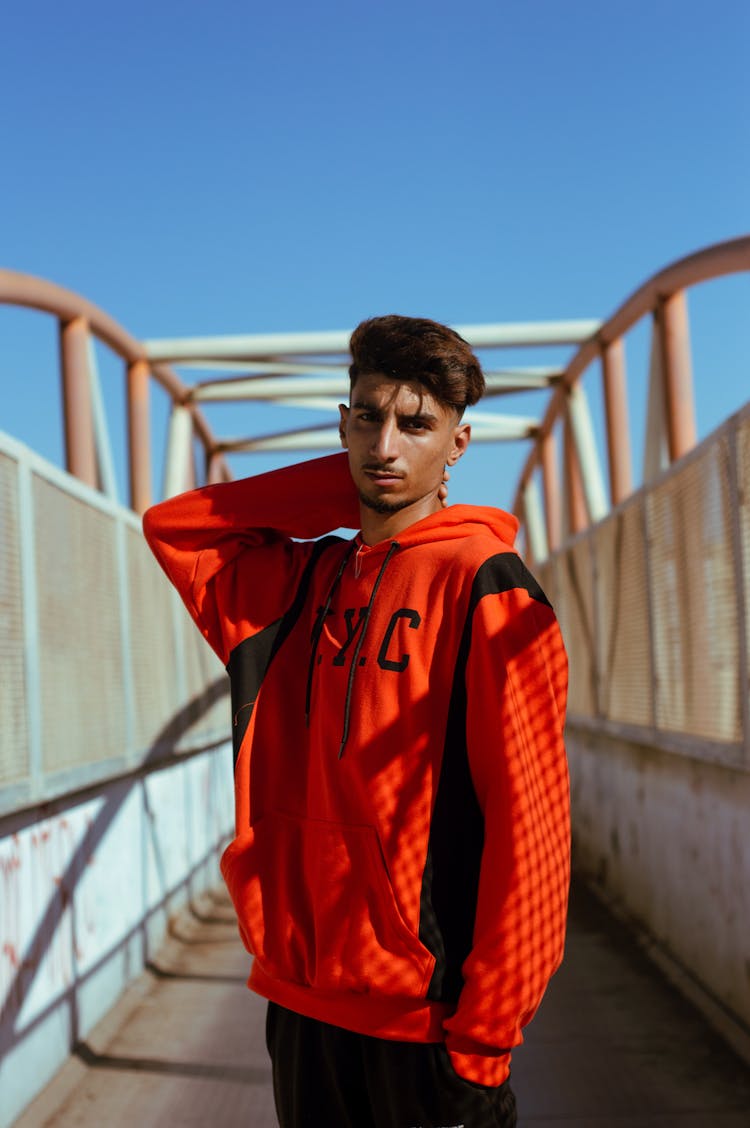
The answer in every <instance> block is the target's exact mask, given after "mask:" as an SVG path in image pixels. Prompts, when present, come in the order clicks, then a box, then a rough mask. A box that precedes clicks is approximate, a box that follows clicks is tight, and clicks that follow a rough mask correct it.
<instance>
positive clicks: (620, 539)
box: [535, 407, 750, 765]
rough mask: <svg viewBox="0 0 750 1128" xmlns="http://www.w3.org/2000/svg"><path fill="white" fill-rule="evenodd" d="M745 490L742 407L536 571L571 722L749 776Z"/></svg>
mask: <svg viewBox="0 0 750 1128" xmlns="http://www.w3.org/2000/svg"><path fill="white" fill-rule="evenodd" d="M748 486H750V407H748V408H746V409H744V410H743V411H742V412H740V413H738V414H737V415H735V416H732V417H731V418H730V419H729V420H728V421H727V422H726V423H725V424H724V425H723V426H722V427H721V428H720V429H719V430H718V431H716V432H715V433H714V434H713V435H711V436H710V437H709V438H708V439H706V440H705V441H704V442H703V443H702V444H701V445H700V446H699V447H697V448H696V449H695V450H694V451H693V452H692V453H691V454H690V455H689V456H687V457H686V458H684V459H682V460H681V461H680V462H679V463H676V464H675V465H674V466H673V467H672V468H671V469H669V470H668V471H665V472H664V474H662V475H661V477H660V478H658V479H657V480H656V481H655V482H654V483H653V484H652V485H649V486H647V487H644V488H643V489H641V490H640V491H639V492H638V493H637V494H635V495H633V497H631V498H630V499H628V501H626V502H625V503H624V504H623V505H621V506H619V507H618V508H617V509H616V510H614V511H613V512H612V513H610V514H609V516H608V517H606V518H605V519H604V520H603V521H601V522H599V523H598V524H597V525H594V526H592V527H591V528H590V529H588V530H587V531H586V532H585V533H583V534H581V535H579V536H578V537H576V539H575V540H574V541H573V542H571V543H570V544H569V545H567V546H566V547H565V548H563V549H562V550H561V551H559V552H557V553H555V554H554V556H552V557H551V558H550V559H549V560H547V561H545V562H544V563H542V564H540V565H537V566H536V569H535V571H536V573H537V575H538V577H539V580H540V582H541V584H542V586H543V587H544V588H545V590H546V591H547V592H548V595H549V597H550V599H551V601H552V602H553V604H554V605H555V606H556V609H557V612H558V615H559V618H560V623H561V627H562V630H563V635H564V637H565V640H566V645H567V648H568V653H569V657H570V668H571V675H570V677H571V682H570V714H571V718H572V719H574V720H575V719H579V720H583V721H590V722H592V723H593V722H595V723H604V724H611V725H614V726H625V727H627V728H632V729H634V730H638V729H641V730H648V732H649V734H650V736H649V739H652V738H653V737H654V735H655V736H656V739H659V740H661V739H662V738H663V739H664V740H665V741H666V742H667V743H668V742H669V740H670V739H671V738H677V741H678V743H679V747H680V748H681V749H682V750H684V751H685V752H686V753H687V754H690V755H697V756H705V757H706V758H711V759H716V758H719V759H724V760H727V761H728V762H732V763H744V764H746V765H750V754H749V753H748V740H749V736H748V623H747V614H746V608H747V604H748V598H749V597H750V563H749V562H750V514H749V513H748V497H747V489H748ZM633 735H637V733H635V732H634V734H633Z"/></svg>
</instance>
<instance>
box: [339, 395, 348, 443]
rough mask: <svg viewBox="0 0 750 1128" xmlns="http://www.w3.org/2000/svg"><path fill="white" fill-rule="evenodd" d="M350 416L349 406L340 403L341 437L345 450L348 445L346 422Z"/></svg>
mask: <svg viewBox="0 0 750 1128" xmlns="http://www.w3.org/2000/svg"><path fill="white" fill-rule="evenodd" d="M348 418H349V408H348V407H347V406H346V404H345V403H340V404H339V437H340V439H341V445H342V447H343V448H344V450H346V449H347V447H346V423H347V420H348Z"/></svg>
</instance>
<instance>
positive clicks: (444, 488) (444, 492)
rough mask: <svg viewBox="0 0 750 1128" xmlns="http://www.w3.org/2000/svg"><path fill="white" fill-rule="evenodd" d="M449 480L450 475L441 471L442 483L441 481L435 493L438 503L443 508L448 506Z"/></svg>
mask: <svg viewBox="0 0 750 1128" xmlns="http://www.w3.org/2000/svg"><path fill="white" fill-rule="evenodd" d="M449 478H450V474H449V473H448V471H447V470H444V471H443V481H442V484H441V485H440V486H438V492H437V497H438V501H439V502H440V504H441V505H442V506H443V507H445V506H446V505H447V504H448V480H449Z"/></svg>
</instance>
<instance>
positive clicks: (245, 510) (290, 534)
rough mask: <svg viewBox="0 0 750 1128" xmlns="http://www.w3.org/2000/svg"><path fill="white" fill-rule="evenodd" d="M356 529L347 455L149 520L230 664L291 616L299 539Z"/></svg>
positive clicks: (193, 500)
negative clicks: (247, 644)
mask: <svg viewBox="0 0 750 1128" xmlns="http://www.w3.org/2000/svg"><path fill="white" fill-rule="evenodd" d="M358 526H359V506H358V502H357V495H356V491H355V489H354V485H353V483H352V480H351V476H350V474H349V469H348V463H347V456H346V454H345V453H342V454H335V455H329V456H327V457H325V458H317V459H313V460H312V461H309V462H302V463H298V464H297V465H294V466H289V467H284V468H283V469H281V470H273V471H271V472H270V473H267V474H260V475H258V476H257V477H253V478H243V479H241V480H239V481H236V482H227V483H222V484H221V485H215V486H206V487H204V488H203V489H198V490H191V491H190V492H189V493H185V494H180V495H179V496H178V497H173V498H170V499H169V500H168V501H164V502H162V503H161V504H159V505H155V506H153V508H151V509H149V510H148V511H147V512H146V513H145V515H144V518H143V531H144V533H145V536H146V539H147V541H148V543H149V545H150V546H151V549H152V551H153V553H154V555H155V556H156V558H157V560H158V561H159V563H160V564H161V566H162V568H163V569H164V571H165V572H166V574H167V576H168V577H169V579H170V580H171V582H172V583H173V584H174V586H175V587H176V588H177V590H178V591H179V593H180V595H181V596H182V599H183V601H184V603H185V606H186V607H187V609H188V611H189V612H190V614H191V615H192V617H193V619H194V620H195V622H196V623H197V625H198V627H199V629H200V630H201V632H202V633H203V634H204V635H205V637H206V638H207V639H208V641H209V643H210V644H211V646H212V647H213V648H214V650H215V651H216V653H217V654H218V655H219V657H220V658H221V660H222V661H223V662H225V663H226V661H227V660H228V656H229V653H230V652H231V650H232V648H233V646H234V645H236V643H237V642H238V641H239V640H240V639H241V638H243V637H247V636H248V635H250V634H253V633H255V632H256V631H258V630H262V628H263V627H264V626H267V625H268V623H271V622H273V621H274V620H275V619H277V618H278V617H279V616H280V615H282V614H283V613H284V611H285V610H286V607H287V605H288V602H289V599H290V598H291V596H293V593H294V590H295V587H296V581H297V580H298V579H299V576H300V575H301V573H302V570H303V569H304V566H305V563H306V562H307V559H308V557H309V554H310V551H311V545H310V544H309V543H308V544H305V543H298V542H297V541H295V540H294V539H292V538H315V537H318V536H321V535H322V534H324V533H327V532H330V531H331V530H332V529H336V528H339V527H342V528H358Z"/></svg>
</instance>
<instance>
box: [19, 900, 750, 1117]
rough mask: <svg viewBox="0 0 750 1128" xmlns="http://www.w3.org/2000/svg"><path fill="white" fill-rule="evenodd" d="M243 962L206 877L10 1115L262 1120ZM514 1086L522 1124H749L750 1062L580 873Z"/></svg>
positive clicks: (256, 1016)
mask: <svg viewBox="0 0 750 1128" xmlns="http://www.w3.org/2000/svg"><path fill="white" fill-rule="evenodd" d="M246 973H247V957H246V954H245V953H244V951H243V949H242V947H241V945H240V943H239V940H238V938H237V933H236V928H235V924H234V917H233V913H232V909H231V906H230V904H229V903H228V901H227V899H226V897H225V894H224V893H223V891H222V890H215V891H214V892H212V893H211V894H210V895H207V896H204V897H202V898H200V899H199V900H198V901H197V902H195V903H193V905H192V906H191V908H190V910H189V911H185V912H183V913H182V914H181V915H180V916H179V917H178V918H177V919H176V920H175V922H174V924H173V927H172V930H171V935H170V937H169V939H168V941H167V942H166V944H165V945H164V946H163V947H162V949H161V950H160V952H159V955H158V957H157V959H156V960H154V961H153V963H152V964H151V965H150V966H149V969H148V971H147V973H145V974H144V975H143V976H141V977H140V979H138V980H137V981H135V982H134V983H133V984H132V985H131V986H130V987H129V988H128V990H127V991H126V992H125V994H124V996H123V997H122V998H121V1000H120V1002H119V1003H118V1004H117V1006H116V1007H115V1008H114V1009H113V1010H112V1011H111V1012H110V1013H109V1014H108V1015H107V1016H106V1018H105V1019H104V1020H102V1022H100V1023H99V1025H98V1026H97V1027H96V1028H95V1030H94V1031H93V1032H92V1034H91V1035H90V1037H89V1038H88V1039H87V1040H86V1042H84V1043H82V1044H80V1045H79V1046H78V1047H77V1051H76V1053H75V1054H74V1055H73V1056H72V1057H71V1058H70V1060H69V1061H68V1063H67V1064H66V1066H65V1067H64V1068H63V1069H62V1070H61V1072H60V1073H59V1074H58V1075H57V1077H56V1078H55V1079H54V1080H53V1082H52V1083H51V1084H50V1085H49V1086H48V1087H47V1088H46V1089H45V1090H44V1091H43V1092H42V1093H41V1095H40V1096H39V1097H38V1098H37V1099H36V1100H35V1101H34V1102H33V1103H32V1104H31V1105H30V1106H29V1108H28V1109H27V1110H26V1112H25V1113H24V1114H23V1115H22V1116H21V1117H20V1119H18V1120H17V1121H16V1126H15V1128H101V1126H102V1125H107V1126H108V1128H125V1126H126V1125H127V1126H128V1128H130V1126H131V1125H133V1124H137V1125H139V1128H157V1126H158V1128H163V1126H165V1125H169V1126H170V1128H183V1126H185V1128H188V1126H195V1128H202V1126H212V1128H272V1126H274V1125H276V1118H275V1114H274V1110H273V1094H272V1089H271V1078H270V1069H269V1064H268V1058H267V1054H266V1050H265V1045H264V1037H263V1023H264V1013H265V1007H264V1004H263V1002H262V1000H260V999H258V998H257V997H256V996H254V995H253V994H252V993H251V992H250V991H248V990H246V989H245V987H244V979H245V977H246ZM513 1084H514V1088H515V1090H516V1094H517V1097H518V1104H519V1114H520V1115H519V1126H520V1128H625V1126H628V1128H633V1126H637V1128H748V1125H750V1068H748V1067H747V1066H746V1065H745V1064H744V1063H742V1062H741V1061H740V1060H739V1059H737V1058H735V1057H733V1055H732V1054H731V1052H730V1051H729V1050H728V1049H727V1047H726V1045H725V1044H724V1042H723V1041H721V1040H720V1039H719V1038H718V1037H717V1036H716V1035H714V1034H713V1033H712V1032H711V1031H710V1029H709V1028H708V1027H707V1025H706V1023H705V1021H704V1019H703V1018H702V1017H701V1016H700V1015H699V1014H698V1013H697V1012H695V1011H694V1010H693V1009H692V1008H691V1006H690V1004H689V1003H687V1002H686V1001H685V1000H684V998H683V997H682V996H680V995H679V994H677V992H676V991H674V990H673V989H672V988H671V987H670V986H669V985H668V984H667V983H666V982H665V981H664V979H663V978H662V977H661V976H660V974H659V972H658V971H657V970H655V968H654V965H653V964H652V963H651V962H650V961H649V960H648V959H647V958H646V956H645V955H644V954H643V953H642V951H641V950H640V948H639V947H638V944H637V942H636V941H635V940H634V939H633V938H632V936H630V935H629V934H628V933H627V932H625V931H624V929H623V927H622V925H621V924H620V923H619V922H618V921H616V920H615V919H614V918H613V917H611V916H610V915H609V913H608V912H607V911H606V910H605V909H604V908H603V907H602V906H601V904H600V903H599V902H598V900H596V899H595V898H594V896H593V895H592V894H591V893H590V892H589V891H588V890H587V889H586V887H585V886H584V885H583V884H582V883H580V882H578V883H574V888H573V893H572V897H571V906H570V919H569V932H568V947H567V955H566V960H565V963H564V965H563V968H562V969H561V971H560V972H558V974H557V976H556V977H555V978H554V980H553V982H552V985H551V987H550V989H549V991H548V993H547V996H546V998H545V1000H544V1002H543V1004H542V1007H541V1009H540V1011H539V1013H538V1015H537V1017H536V1019H535V1020H534V1022H533V1023H532V1025H531V1026H530V1027H529V1030H528V1032H527V1040H526V1043H525V1045H524V1046H522V1047H521V1048H519V1049H518V1050H517V1051H516V1053H515V1055H514V1067H513ZM310 1123H311V1126H312V1128H317V1125H316V1122H315V1119H314V1116H313V1117H312V1119H311V1121H310ZM321 1128H322V1126H321ZM467 1128H468V1126H467Z"/></svg>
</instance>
